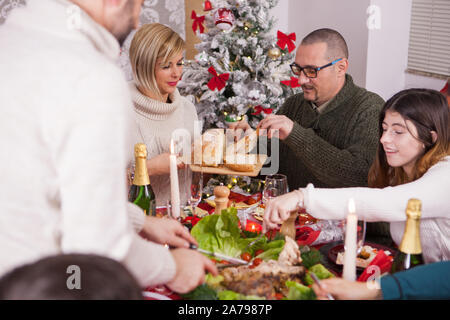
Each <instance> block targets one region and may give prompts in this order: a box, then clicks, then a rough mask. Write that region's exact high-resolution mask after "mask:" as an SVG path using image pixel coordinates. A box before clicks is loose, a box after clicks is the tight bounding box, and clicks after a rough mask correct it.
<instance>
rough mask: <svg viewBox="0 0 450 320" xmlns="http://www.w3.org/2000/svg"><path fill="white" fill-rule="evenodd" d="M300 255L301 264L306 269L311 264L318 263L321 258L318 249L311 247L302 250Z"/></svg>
mask: <svg viewBox="0 0 450 320" xmlns="http://www.w3.org/2000/svg"><path fill="white" fill-rule="evenodd" d="M301 257H302V260H303V261H302V264H303V265H304V266H305V268H306V269H309V268H311V267H312V266H314V265H316V264H318V263H320V261H321V259H322V254H321V253H320V251H319V250H317V249H314V248H311V250H310V251H307V252H303V253H302V254H301Z"/></svg>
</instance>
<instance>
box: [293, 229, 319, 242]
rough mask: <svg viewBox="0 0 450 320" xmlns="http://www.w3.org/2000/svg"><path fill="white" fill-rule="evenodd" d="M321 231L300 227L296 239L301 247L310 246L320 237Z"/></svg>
mask: <svg viewBox="0 0 450 320" xmlns="http://www.w3.org/2000/svg"><path fill="white" fill-rule="evenodd" d="M319 234H320V230H313V229H312V228H310V227H300V228H298V229H297V232H296V234H295V239H296V240H297V243H298V245H299V246H304V245H310V244H311V243H313V242H314V241H316V239H317V238H318V237H319Z"/></svg>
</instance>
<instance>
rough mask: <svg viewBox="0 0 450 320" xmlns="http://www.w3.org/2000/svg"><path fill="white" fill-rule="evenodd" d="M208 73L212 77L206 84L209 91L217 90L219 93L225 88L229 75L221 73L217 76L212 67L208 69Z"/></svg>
mask: <svg viewBox="0 0 450 320" xmlns="http://www.w3.org/2000/svg"><path fill="white" fill-rule="evenodd" d="M208 72H209V73H211V74H212V75H213V76H214V77H212V78H211V80H209V82H208V88H209V89H211V90H212V91H214V90H215V89H216V88H217V90H219V91H220V90H222V89H223V88H225V85H226V81H227V80H228V79H229V78H230V74H229V73H222V74H221V75H217V71H216V69H214V67H213V66H211V67H209V69H208Z"/></svg>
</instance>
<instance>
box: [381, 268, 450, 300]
mask: <svg viewBox="0 0 450 320" xmlns="http://www.w3.org/2000/svg"><path fill="white" fill-rule="evenodd" d="M381 290H382V291H383V299H385V300H393V299H397V300H398V299H403V300H406V299H450V261H444V262H437V263H431V264H428V265H423V266H418V267H415V268H413V269H410V270H408V271H402V272H398V273H395V274H393V275H388V276H384V277H382V278H381Z"/></svg>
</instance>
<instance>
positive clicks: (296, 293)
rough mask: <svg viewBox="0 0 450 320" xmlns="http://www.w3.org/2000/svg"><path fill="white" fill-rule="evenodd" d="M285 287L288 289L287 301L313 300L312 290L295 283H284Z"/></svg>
mask: <svg viewBox="0 0 450 320" xmlns="http://www.w3.org/2000/svg"><path fill="white" fill-rule="evenodd" d="M286 287H288V288H289V293H288V295H287V300H315V299H316V294H315V293H314V290H313V289H311V288H308V287H306V286H304V285H302V284H300V283H298V282H295V281H286Z"/></svg>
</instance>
